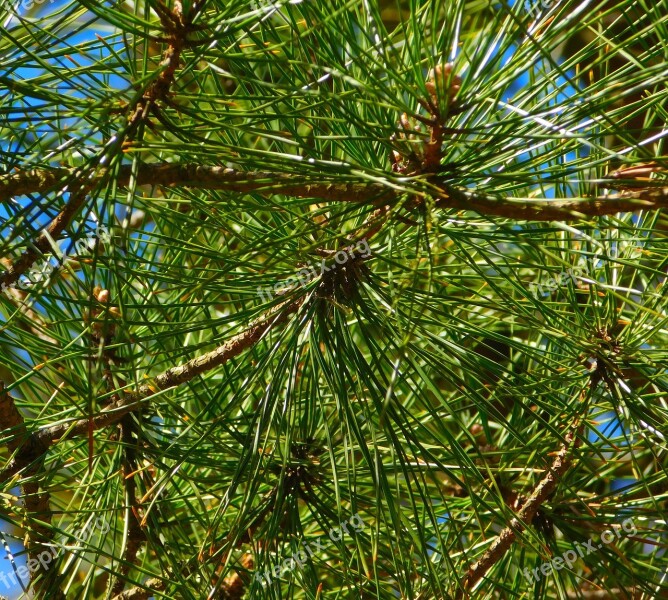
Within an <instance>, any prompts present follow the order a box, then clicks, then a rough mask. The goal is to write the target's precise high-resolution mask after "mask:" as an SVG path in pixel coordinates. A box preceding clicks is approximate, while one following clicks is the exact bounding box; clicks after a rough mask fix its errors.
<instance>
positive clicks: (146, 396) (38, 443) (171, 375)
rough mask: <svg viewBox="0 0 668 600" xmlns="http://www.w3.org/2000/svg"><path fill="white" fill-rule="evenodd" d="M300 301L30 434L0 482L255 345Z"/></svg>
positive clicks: (263, 316)
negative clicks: (83, 414) (81, 413)
mask: <svg viewBox="0 0 668 600" xmlns="http://www.w3.org/2000/svg"><path fill="white" fill-rule="evenodd" d="M303 302H304V298H303V297H300V298H297V299H296V300H290V301H286V302H283V303H282V304H279V305H277V306H275V307H274V308H273V309H271V310H270V311H268V312H267V313H265V314H264V315H262V316H261V317H260V318H259V319H257V320H256V321H255V322H253V323H252V324H251V326H250V327H249V328H248V329H246V330H245V331H244V332H242V333H240V334H238V335H236V336H234V337H232V338H231V339H230V340H228V341H227V342H225V343H224V344H223V345H222V346H219V347H218V348H216V349H215V350H212V351H211V352H209V353H207V354H204V355H202V356H198V357H197V358H194V359H192V360H190V361H188V362H187V363H184V364H182V365H179V366H176V367H172V368H171V369H168V370H167V371H165V372H164V373H162V374H160V375H158V376H157V377H155V378H154V379H152V380H151V381H149V382H148V383H145V384H143V385H142V386H140V388H139V389H138V390H137V391H136V392H133V393H130V394H126V395H124V396H122V397H121V398H117V399H116V400H115V401H113V402H112V403H111V404H110V405H109V406H108V407H107V408H106V409H105V410H103V411H101V412H100V413H99V414H98V415H96V416H95V417H93V418H92V419H79V420H77V421H75V422H74V423H69V424H68V423H62V424H60V425H53V426H51V427H47V428H45V429H41V430H39V431H38V432H35V433H33V434H31V435H30V436H29V437H28V439H27V440H26V442H25V443H24V444H23V445H21V447H20V448H19V449H18V451H17V454H16V457H15V458H14V460H12V461H11V462H10V464H9V465H8V466H7V467H5V469H4V470H3V471H1V472H0V483H1V482H3V481H6V480H7V479H9V478H10V477H11V476H12V475H14V474H16V473H17V472H19V471H20V470H21V469H23V468H25V467H26V466H27V465H29V464H31V463H33V462H35V461H38V460H39V459H40V458H41V457H42V455H44V454H45V453H46V452H47V450H48V449H49V447H50V446H51V445H52V444H53V443H55V442H56V441H58V440H59V439H61V438H62V437H64V436H67V437H69V438H73V437H77V436H84V435H88V433H89V428H90V427H91V426H92V428H93V429H100V428H102V427H108V426H109V425H113V424H114V423H117V422H118V421H120V420H121V419H122V418H123V416H124V415H126V414H128V413H129V412H132V411H135V410H138V409H139V408H141V407H143V406H145V405H146V404H148V401H149V400H150V398H151V396H154V395H155V394H157V393H158V392H160V391H162V390H167V389H169V388H172V387H175V386H177V385H180V384H182V383H185V382H187V381H190V380H191V379H194V378H195V377H197V376H198V375H201V374H202V373H205V372H206V371H210V370H211V369H213V368H215V367H218V366H220V365H222V364H224V363H225V362H227V361H228V360H230V359H232V358H234V357H235V356H237V355H239V354H241V353H242V352H243V351H244V350H246V349H248V348H250V347H251V346H253V345H254V344H256V343H257V342H258V341H259V340H260V339H261V338H262V336H263V335H264V334H265V333H266V332H267V331H268V330H269V329H271V328H272V327H274V326H276V325H278V324H279V323H283V322H284V321H285V320H286V319H287V318H288V316H289V315H291V314H293V313H294V312H296V311H297V310H298V309H299V307H300V306H301V305H302V303H303ZM91 422H92V423H91Z"/></svg>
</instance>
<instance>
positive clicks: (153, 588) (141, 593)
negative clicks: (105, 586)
mask: <svg viewBox="0 0 668 600" xmlns="http://www.w3.org/2000/svg"><path fill="white" fill-rule="evenodd" d="M166 587H167V584H166V583H165V581H164V580H163V579H157V578H156V579H148V580H147V581H146V583H145V584H144V585H143V586H142V587H134V588H131V589H129V590H126V591H124V592H121V593H120V594H118V595H116V596H114V597H113V599H112V600H148V599H149V598H150V597H151V596H154V595H155V594H154V592H162V591H163V590H164V589H165V588H166Z"/></svg>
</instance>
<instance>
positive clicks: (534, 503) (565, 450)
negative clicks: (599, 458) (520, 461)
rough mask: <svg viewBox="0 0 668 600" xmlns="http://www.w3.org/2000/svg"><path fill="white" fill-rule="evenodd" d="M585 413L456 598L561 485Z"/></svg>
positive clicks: (470, 570) (477, 578)
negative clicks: (545, 472) (543, 475)
mask: <svg viewBox="0 0 668 600" xmlns="http://www.w3.org/2000/svg"><path fill="white" fill-rule="evenodd" d="M580 420H581V417H580V416H578V417H577V418H576V419H575V422H574V424H573V426H572V428H571V429H570V431H569V432H568V433H567V434H566V435H565V436H564V443H563V445H562V447H561V449H560V450H559V452H558V453H557V455H556V457H555V459H554V461H553V462H552V465H551V466H550V468H549V470H548V472H547V474H546V475H545V477H543V479H541V481H540V482H539V483H538V485H537V486H536V487H535V488H534V490H533V492H532V493H531V495H530V496H529V497H528V499H527V500H526V502H525V503H524V504H523V505H522V508H520V510H519V511H518V513H517V516H515V517H513V518H512V519H511V521H510V524H509V525H508V527H506V528H505V529H504V530H503V531H502V532H501V533H500V534H499V536H498V537H497V538H496V540H494V542H492V545H491V546H490V547H489V548H488V549H487V551H486V552H485V554H483V556H482V558H481V559H480V560H479V561H477V562H476V563H475V564H473V565H471V567H469V570H468V572H467V574H466V576H465V577H464V579H463V580H462V582H461V585H460V587H459V589H458V590H457V592H456V594H455V600H461V599H462V598H464V596H465V595H466V594H467V593H468V592H469V591H470V590H471V589H472V588H473V587H474V586H475V585H476V584H477V583H478V581H480V580H481V579H482V578H483V577H484V576H485V574H486V573H487V571H489V569H490V568H492V566H493V565H494V564H496V563H497V562H498V561H499V560H500V559H501V557H502V556H503V555H504V554H505V553H506V552H507V551H508V549H509V548H510V546H511V545H512V543H513V541H515V538H516V536H517V533H518V532H520V531H522V530H524V529H525V528H526V525H527V524H529V523H531V522H532V521H533V518H534V516H535V515H536V513H537V512H538V509H539V508H540V507H541V505H542V504H543V502H545V500H546V499H547V498H548V497H549V496H550V494H551V493H552V492H553V491H554V490H555V489H556V488H557V485H558V484H559V482H560V481H561V479H562V477H563V476H564V475H565V474H566V472H567V471H568V469H569V468H570V466H571V464H572V462H573V456H572V449H573V447H574V446H577V445H578V443H579V441H580V438H579V435H578V432H579V429H580V425H579V423H580Z"/></svg>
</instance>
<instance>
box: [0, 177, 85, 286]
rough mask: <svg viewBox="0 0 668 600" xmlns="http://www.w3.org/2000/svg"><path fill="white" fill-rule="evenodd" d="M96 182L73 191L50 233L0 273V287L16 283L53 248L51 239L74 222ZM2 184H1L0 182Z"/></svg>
mask: <svg viewBox="0 0 668 600" xmlns="http://www.w3.org/2000/svg"><path fill="white" fill-rule="evenodd" d="M75 173H76V171H75V172H72V173H70V174H69V178H72V177H73V176H74V175H75ZM94 185H95V183H94V182H88V183H86V184H85V185H83V186H82V187H81V188H80V189H78V190H77V191H76V192H73V193H72V195H71V196H70V198H69V200H68V201H67V203H66V204H65V206H64V207H63V209H62V210H61V211H60V212H59V213H58V215H57V216H56V218H55V219H54V220H53V221H51V224H50V225H49V226H48V227H47V228H46V231H47V232H48V234H49V235H46V234H45V233H43V234H42V235H40V236H39V239H38V240H37V241H36V242H35V244H34V247H32V248H28V249H27V250H26V251H25V252H24V253H23V254H22V255H21V256H20V257H19V258H18V259H17V260H15V261H14V262H13V263H12V264H11V266H10V267H9V269H8V270H7V271H6V272H5V273H3V274H2V275H0V289H3V290H4V287H5V286H10V285H12V284H13V283H16V282H17V281H18V279H19V277H20V276H21V275H22V274H23V273H25V272H26V271H27V270H28V269H30V267H32V265H33V264H34V263H35V261H37V260H38V259H39V257H40V256H41V255H43V254H45V253H47V252H49V250H50V249H51V240H50V239H49V238H52V239H57V238H59V237H60V234H61V233H62V232H63V231H64V230H65V228H66V227H67V226H68V225H69V224H70V223H71V222H72V219H73V218H74V216H75V215H76V214H77V213H78V212H79V209H80V208H81V206H82V205H83V203H84V200H85V199H86V194H87V193H88V192H89V191H90V190H91V189H92V188H93V187H94ZM0 186H1V184H0Z"/></svg>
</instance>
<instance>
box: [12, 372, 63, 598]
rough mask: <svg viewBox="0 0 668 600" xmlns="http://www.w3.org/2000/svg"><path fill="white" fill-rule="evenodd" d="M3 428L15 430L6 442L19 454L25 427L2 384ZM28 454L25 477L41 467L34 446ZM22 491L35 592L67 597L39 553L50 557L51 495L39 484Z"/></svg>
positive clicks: (27, 484)
mask: <svg viewBox="0 0 668 600" xmlns="http://www.w3.org/2000/svg"><path fill="white" fill-rule="evenodd" d="M0 429H2V431H3V433H5V434H8V433H10V432H11V430H12V429H14V430H15V434H14V435H12V436H11V437H10V438H9V439H8V440H7V441H6V442H5V443H6V444H7V448H8V449H9V451H10V452H15V451H16V452H17V454H20V453H21V451H22V449H23V446H22V444H21V441H20V440H21V439H22V438H23V439H25V436H26V426H25V423H24V421H23V417H22V416H21V413H20V412H19V410H18V409H17V408H16V404H15V403H14V398H13V397H12V396H10V395H9V393H8V392H7V391H5V386H4V383H3V382H0ZM26 448H27V454H29V455H30V459H29V460H26V461H25V464H24V466H27V467H28V468H27V469H26V472H25V477H31V476H33V475H36V474H37V473H39V470H40V467H41V461H40V460H31V459H32V458H33V456H32V455H33V446H32V445H30V444H29V445H28V446H26ZM21 488H22V492H23V504H24V508H25V516H24V520H23V527H24V529H25V530H26V534H25V540H24V546H25V548H26V550H27V551H28V559H29V564H32V565H37V566H36V567H35V568H31V569H30V578H31V581H32V583H33V585H34V589H35V591H36V593H37V594H38V595H39V593H40V591H41V590H44V589H47V588H48V589H50V590H51V594H52V596H51V597H53V598H54V599H57V598H64V596H63V594H62V592H61V591H60V590H59V589H58V588H57V587H56V586H55V582H54V578H53V573H54V571H53V569H52V568H51V567H52V563H51V561H49V562H46V561H44V560H41V559H40V558H39V556H40V554H41V553H43V552H47V553H48V555H49V557H51V546H48V545H47V544H48V543H49V542H51V541H52V539H53V531H52V529H51V527H50V524H51V510H50V507H49V493H48V492H46V491H45V492H44V493H41V492H40V485H39V483H38V482H37V481H26V482H23V483H22V484H21Z"/></svg>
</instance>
